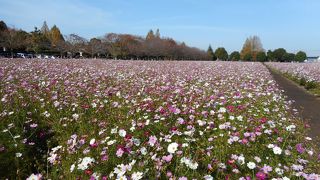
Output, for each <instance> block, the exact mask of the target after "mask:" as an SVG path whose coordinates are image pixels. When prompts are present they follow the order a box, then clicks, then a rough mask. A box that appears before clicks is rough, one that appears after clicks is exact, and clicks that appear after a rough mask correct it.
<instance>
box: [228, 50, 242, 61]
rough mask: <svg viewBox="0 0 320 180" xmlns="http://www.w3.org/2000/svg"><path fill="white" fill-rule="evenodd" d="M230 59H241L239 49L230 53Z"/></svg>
mask: <svg viewBox="0 0 320 180" xmlns="http://www.w3.org/2000/svg"><path fill="white" fill-rule="evenodd" d="M229 59H230V60H231V61H239V60H240V53H239V52H238V51H233V52H232V53H231V54H230V57H229Z"/></svg>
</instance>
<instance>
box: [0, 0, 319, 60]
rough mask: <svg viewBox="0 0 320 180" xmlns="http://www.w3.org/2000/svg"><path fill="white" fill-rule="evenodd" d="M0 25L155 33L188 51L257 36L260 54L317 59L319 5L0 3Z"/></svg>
mask: <svg viewBox="0 0 320 180" xmlns="http://www.w3.org/2000/svg"><path fill="white" fill-rule="evenodd" d="M0 4H1V10H0V20H4V21H5V22H6V23H7V24H8V25H9V26H11V27H15V28H18V29H20V28H21V29H24V30H26V31H32V30H33V29H34V27H35V26H37V27H41V26H42V23H43V21H47V23H48V25H49V26H50V27H51V26H53V25H54V24H56V25H57V26H58V27H59V28H60V30H61V31H62V33H63V34H70V33H76V34H78V35H80V36H83V37H85V38H88V39H89V38H92V37H97V36H101V35H104V34H105V33H109V32H115V33H130V34H135V35H141V36H144V35H146V33H147V32H148V31H149V30H150V29H154V30H155V29H156V28H159V29H160V33H161V35H162V36H165V37H172V38H174V39H176V40H178V41H180V42H182V41H184V42H186V43H187V44H188V45H190V46H195V47H198V48H201V49H207V47H208V45H209V44H211V45H212V47H213V48H217V47H221V46H223V47H225V48H226V49H227V50H228V52H229V53H230V52H231V51H234V50H241V48H242V45H243V43H244V41H245V39H246V38H247V37H248V36H251V35H258V36H259V37H260V39H261V41H262V44H263V46H264V48H265V49H275V48H279V47H283V48H285V49H287V50H288V51H291V52H296V51H297V50H304V51H306V52H307V54H308V55H309V56H316V55H320V20H319V19H320V1H319V0H303V1H302V0H263V1H260V0H241V1H239V0H161V1H160V0H158V1H156V0H153V1H151V0H87V1H85V0H0Z"/></svg>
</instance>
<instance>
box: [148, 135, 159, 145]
mask: <svg viewBox="0 0 320 180" xmlns="http://www.w3.org/2000/svg"><path fill="white" fill-rule="evenodd" d="M156 142H157V137H156V136H150V137H149V141H148V144H149V145H150V146H152V147H153V146H154V145H155V144H156Z"/></svg>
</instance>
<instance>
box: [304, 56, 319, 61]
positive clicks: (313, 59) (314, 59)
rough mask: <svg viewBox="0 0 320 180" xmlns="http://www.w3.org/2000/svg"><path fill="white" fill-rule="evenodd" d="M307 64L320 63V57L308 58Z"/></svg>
mask: <svg viewBox="0 0 320 180" xmlns="http://www.w3.org/2000/svg"><path fill="white" fill-rule="evenodd" d="M305 62H320V56H314V57H307V59H306V60H305Z"/></svg>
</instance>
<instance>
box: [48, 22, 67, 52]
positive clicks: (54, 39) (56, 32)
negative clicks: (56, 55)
mask: <svg viewBox="0 0 320 180" xmlns="http://www.w3.org/2000/svg"><path fill="white" fill-rule="evenodd" d="M50 40H51V45H52V46H53V47H56V46H57V45H58V44H60V43H61V42H63V41H64V38H63V36H62V35H61V32H60V29H59V28H58V27H57V26H56V25H54V26H53V27H52V28H51V30H50Z"/></svg>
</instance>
